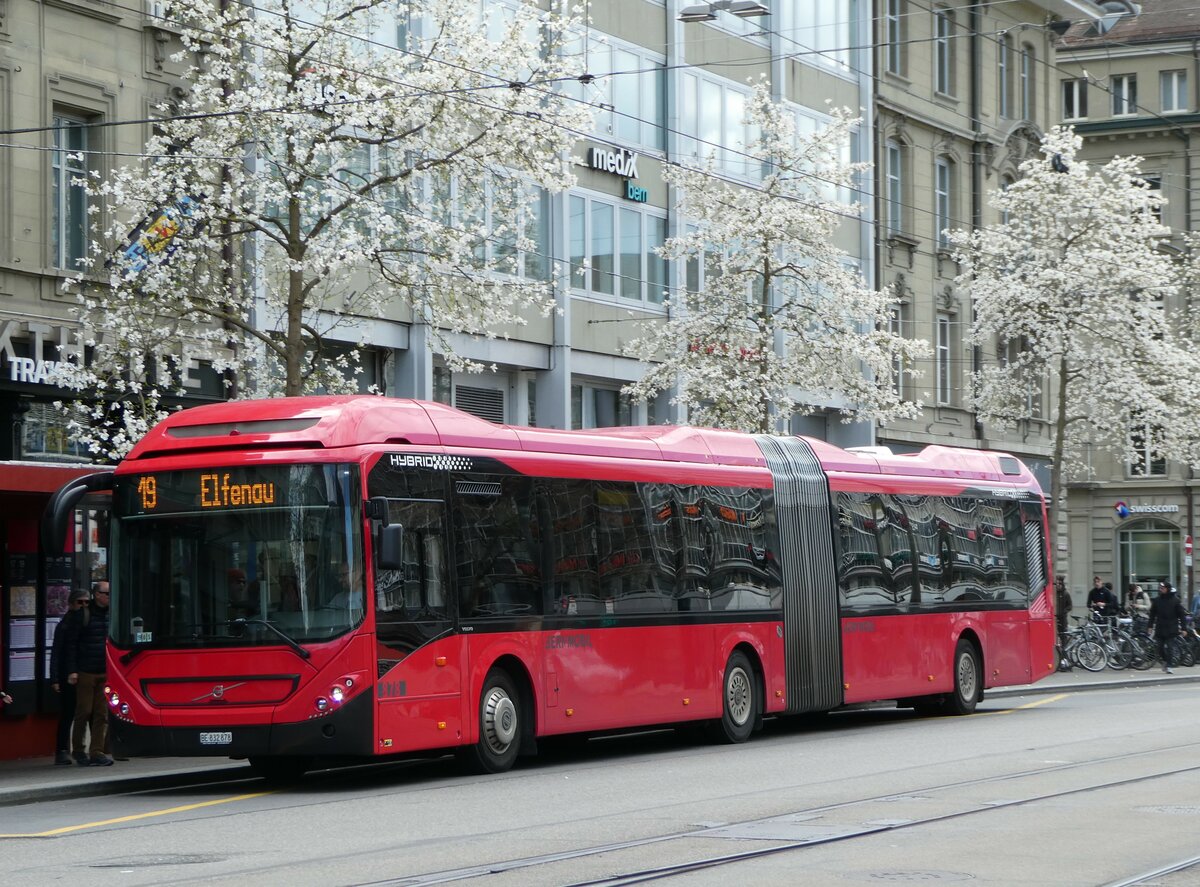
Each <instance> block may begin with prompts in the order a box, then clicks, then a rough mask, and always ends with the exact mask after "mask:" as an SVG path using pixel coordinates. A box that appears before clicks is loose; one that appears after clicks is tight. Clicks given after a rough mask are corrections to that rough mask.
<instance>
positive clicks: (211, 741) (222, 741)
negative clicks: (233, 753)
mask: <svg viewBox="0 0 1200 887" xmlns="http://www.w3.org/2000/svg"><path fill="white" fill-rule="evenodd" d="M231 742H233V733H231V732H228V731H226V732H223V733H201V734H200V744H201V745H229V744H230V743H231Z"/></svg>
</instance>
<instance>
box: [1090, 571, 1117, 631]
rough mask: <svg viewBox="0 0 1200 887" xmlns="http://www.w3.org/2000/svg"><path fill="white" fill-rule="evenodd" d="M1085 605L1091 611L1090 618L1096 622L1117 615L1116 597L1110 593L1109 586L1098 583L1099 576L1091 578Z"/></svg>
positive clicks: (1110, 588)
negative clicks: (1090, 588)
mask: <svg viewBox="0 0 1200 887" xmlns="http://www.w3.org/2000/svg"><path fill="white" fill-rule="evenodd" d="M1087 605H1088V609H1089V610H1091V611H1092V618H1093V619H1095V620H1097V621H1103V620H1104V619H1107V618H1108V617H1109V616H1115V615H1116V613H1117V606H1118V605H1117V596H1116V595H1114V594H1113V593H1112V587H1111V586H1110V585H1105V584H1104V583H1103V582H1101V581H1100V577H1099V576H1093V577H1092V590H1091V591H1089V592H1088V596H1087Z"/></svg>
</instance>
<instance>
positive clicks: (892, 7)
mask: <svg viewBox="0 0 1200 887" xmlns="http://www.w3.org/2000/svg"><path fill="white" fill-rule="evenodd" d="M906 5H907V4H906V2H905V0H887V12H886V13H885V16H886V27H887V70H888V73H889V74H898V75H900V76H901V77H903V76H905V75H906V74H907V73H908V17H907V12H906V10H905V6H906Z"/></svg>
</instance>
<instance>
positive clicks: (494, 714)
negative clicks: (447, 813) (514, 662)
mask: <svg viewBox="0 0 1200 887" xmlns="http://www.w3.org/2000/svg"><path fill="white" fill-rule="evenodd" d="M520 706H521V697H520V695H519V694H518V693H517V688H516V686H515V685H514V684H513V680H512V678H511V677H509V674H508V672H506V671H504V670H503V669H500V668H493V669H492V670H491V671H490V672H488V676H487V680H486V681H484V682H483V692H482V693H480V694H479V741H478V742H476V743H475V744H474V745H473V746H471V747H470V749H469V753H468V755H467V763H468V765H469V766H470V767H471V769H473V770H475V771H477V772H479V773H503V772H504V771H505V770H509V769H511V768H512V765H513V764H515V763H516V761H517V755H518V753H519V752H520V750H521V739H522V736H521V728H522V724H521V708H520Z"/></svg>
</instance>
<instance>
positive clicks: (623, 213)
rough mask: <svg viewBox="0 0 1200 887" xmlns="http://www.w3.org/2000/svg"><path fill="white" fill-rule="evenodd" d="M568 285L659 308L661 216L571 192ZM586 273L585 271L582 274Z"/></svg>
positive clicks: (662, 290)
mask: <svg viewBox="0 0 1200 887" xmlns="http://www.w3.org/2000/svg"><path fill="white" fill-rule="evenodd" d="M569 204H570V206H569V212H568V215H569V218H570V237H569V238H568V243H569V245H570V262H571V286H572V287H573V288H574V289H576V290H581V291H583V292H588V293H592V294H594V295H598V296H616V297H619V298H620V299H622V300H623V301H625V302H635V303H640V304H642V305H661V304H662V303H663V299H664V298H665V295H666V290H667V263H666V260H665V259H663V258H662V257H661V256H659V254H658V250H659V249H660V248H661V247H662V246H663V244H664V243H665V242H666V238H667V220H666V218H664V217H663V216H660V215H656V214H654V213H651V212H647V211H646V210H643V209H640V208H638V209H635V208H633V207H629V206H621V207H617V206H614V205H613V204H612V203H608V202H605V201H603V200H595V199H592V198H591V197H585V196H582V195H578V194H572V195H571V197H570V201H569ZM585 272H586V273H585Z"/></svg>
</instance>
